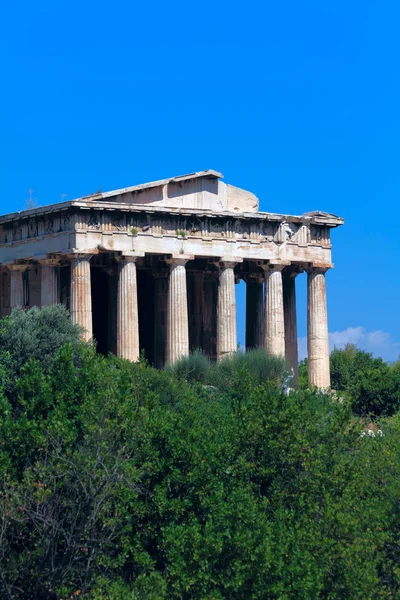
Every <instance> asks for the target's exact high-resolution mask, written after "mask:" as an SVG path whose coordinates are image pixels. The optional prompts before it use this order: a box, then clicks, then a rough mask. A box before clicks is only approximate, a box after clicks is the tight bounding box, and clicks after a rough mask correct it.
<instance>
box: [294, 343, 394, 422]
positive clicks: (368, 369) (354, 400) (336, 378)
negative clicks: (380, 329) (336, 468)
mask: <svg viewBox="0 0 400 600" xmlns="http://www.w3.org/2000/svg"><path fill="white" fill-rule="evenodd" d="M330 370H331V385H332V388H333V389H334V390H337V391H338V392H339V393H340V395H342V396H345V397H346V398H348V399H349V400H350V402H351V405H352V409H353V412H354V414H356V415H359V416H361V417H370V418H374V417H379V416H389V415H393V414H394V413H396V412H397V411H398V410H399V408H400V361H399V362H397V363H393V364H388V363H385V362H384V361H383V360H382V359H381V358H374V357H373V356H372V354H370V353H369V352H365V351H364V350H360V349H359V348H357V347H356V346H354V345H353V344H347V346H346V347H345V348H344V350H340V349H337V348H335V349H334V350H333V351H332V352H331V355H330ZM299 380H300V385H301V387H302V388H303V389H304V388H306V387H307V360H304V361H302V362H301V363H300V369H299Z"/></svg>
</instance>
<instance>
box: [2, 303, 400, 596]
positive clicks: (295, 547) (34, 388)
mask: <svg viewBox="0 0 400 600" xmlns="http://www.w3.org/2000/svg"><path fill="white" fill-rule="evenodd" d="M47 310H49V309H44V310H43V311H42V312H43V313H45V312H46V311H47ZM60 314H61V313H60ZM20 317H21V315H17V318H18V319H19V318H20ZM13 318H14V315H13V316H12V317H11V318H10V319H11V320H12V319H13ZM29 318H32V319H33V321H35V319H39V318H40V319H43V318H44V317H43V315H41V316H40V317H39V312H38V313H36V315H31V316H30V317H29ZM60 318H61V321H62V319H63V317H62V316H61V317H60ZM8 327H9V331H10V332H12V331H13V327H10V323H8ZM34 329H35V327H33V330H34ZM10 335H11V333H10ZM12 335H14V333H13V334H12ZM6 338H7V334H6V333H4V338H3V339H4V340H5V343H7V340H6ZM60 339H61V338H60ZM41 344H42V342H40V341H39V342H38V346H37V348H36V353H34V354H33V356H32V357H31V358H29V359H28V360H26V361H25V363H24V364H22V363H21V360H20V357H18V354H19V352H20V351H23V350H21V347H20V346H18V345H16V346H15V350H12V348H11V345H9V346H8V350H7V352H8V353H9V364H10V365H16V364H18V365H19V367H18V369H16V368H15V367H14V366H11V367H8V363H7V362H5V361H3V362H2V363H1V365H2V366H1V368H2V372H3V374H4V377H3V380H2V381H3V384H2V386H1V388H0V427H1V441H2V443H1V446H0V466H1V471H0V472H1V473H2V477H3V482H2V488H1V496H0V511H1V527H0V595H1V597H4V598H22V599H24V598H26V599H28V598H29V599H31V598H40V599H41V598H43V599H44V600H46V599H49V600H52V599H63V600H64V599H65V600H66V599H69V598H77V597H79V598H91V599H95V600H101V599H106V598H107V599H111V600H113V599H115V600H117V599H121V600H122V599H124V600H125V599H129V598H132V599H141V600H142V599H154V600H155V599H157V600H158V599H162V598H168V599H169V598H175V599H191V598H193V599H194V598H196V599H197V598H204V599H209V598H213V599H226V598H227V599H229V598H231V599H240V598H243V599H247V598H279V599H291V598H309V599H314V598H330V599H335V598H337V599H339V598H340V599H342V598H372V597H381V598H390V597H396V596H397V595H398V594H399V583H400V582H399V569H398V558H399V552H400V548H399V532H400V522H399V516H398V515H399V514H400V513H399V511H398V498H399V497H400V494H399V492H400V489H399V488H400V460H399V458H400V457H399V454H400V441H399V440H400V436H399V430H400V421H399V419H398V416H397V415H395V416H393V417H391V418H390V419H386V420H382V421H381V422H380V423H379V427H380V429H381V430H382V431H381V433H382V435H381V434H380V433H378V430H377V427H378V425H377V426H376V427H375V428H374V430H371V431H370V432H369V433H365V432H363V427H362V426H361V424H360V420H359V418H355V417H354V416H353V413H352V407H351V403H350V402H349V401H347V400H346V399H344V400H343V401H337V400H332V397H331V396H330V395H328V394H324V393H320V392H317V391H314V390H311V391H310V390H300V391H298V392H295V391H293V392H290V393H289V394H288V393H287V391H286V390H285V389H284V388H283V387H282V386H281V385H280V384H279V382H278V381H277V380H276V379H274V378H273V377H268V378H265V379H264V380H263V378H262V377H260V376H259V375H257V373H259V369H256V370H255V371H254V370H253V371H252V368H251V365H249V364H246V363H245V361H242V360H241V359H240V360H238V361H237V362H236V363H235V361H233V363H232V365H230V367H229V368H230V375H229V378H224V377H221V378H220V379H219V378H218V377H217V376H216V375H215V374H214V375H213V382H212V384H210V383H209V382H205V381H204V380H203V378H202V377H198V376H196V377H191V378H187V377H186V376H185V375H182V369H183V367H180V369H178V372H175V370H173V369H167V370H165V371H158V370H156V369H153V368H152V367H150V366H149V365H147V364H146V362H145V360H141V362H140V363H138V364H131V363H129V362H126V361H124V360H121V359H118V358H116V357H113V356H109V357H104V356H101V355H99V354H96V350H95V348H94V347H93V346H91V345H86V344H80V343H76V340H75V339H73V340H70V341H67V342H66V343H64V340H63V342H62V343H61V344H59V345H58V347H56V348H54V350H53V351H52V354H51V356H52V358H51V360H47V359H46V360H44V359H43V357H44V356H45V355H46V352H45V348H46V347H47V341H46V342H45V341H43V346H42V345H41ZM42 350H43V354H42ZM48 358H49V357H48ZM260 360H261V359H259V358H257V359H255V362H256V363H257V364H259V363H260ZM267 362H268V361H265V364H266V363H267ZM268 364H270V363H268ZM8 368H11V369H13V371H12V372H13V373H14V374H15V375H13V376H15V382H14V383H15V385H14V386H13V387H12V388H10V386H8V385H7V381H8V377H7V369H8ZM269 372H272V371H269ZM362 433H365V435H362Z"/></svg>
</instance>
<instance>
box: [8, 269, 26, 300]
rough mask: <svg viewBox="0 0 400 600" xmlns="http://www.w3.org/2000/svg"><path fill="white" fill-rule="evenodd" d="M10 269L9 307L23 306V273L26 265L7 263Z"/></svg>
mask: <svg viewBox="0 0 400 600" xmlns="http://www.w3.org/2000/svg"><path fill="white" fill-rule="evenodd" d="M8 268H9V269H10V307H11V310H14V308H17V306H22V307H23V306H25V298H24V282H23V273H24V271H26V268H27V267H26V265H9V267H8Z"/></svg>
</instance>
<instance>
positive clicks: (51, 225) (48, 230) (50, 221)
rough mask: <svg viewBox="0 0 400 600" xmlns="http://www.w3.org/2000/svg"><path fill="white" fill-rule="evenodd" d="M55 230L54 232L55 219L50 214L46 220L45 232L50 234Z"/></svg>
mask: <svg viewBox="0 0 400 600" xmlns="http://www.w3.org/2000/svg"><path fill="white" fill-rule="evenodd" d="M53 232H54V221H53V217H52V216H49V217H47V218H46V219H45V222H44V233H45V234H46V235H49V234H51V233H53Z"/></svg>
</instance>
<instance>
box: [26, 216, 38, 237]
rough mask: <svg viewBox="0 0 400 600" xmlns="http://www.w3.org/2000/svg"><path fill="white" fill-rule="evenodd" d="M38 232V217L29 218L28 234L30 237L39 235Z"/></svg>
mask: <svg viewBox="0 0 400 600" xmlns="http://www.w3.org/2000/svg"><path fill="white" fill-rule="evenodd" d="M37 234H38V224H37V221H36V219H29V222H28V236H29V237H37Z"/></svg>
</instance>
